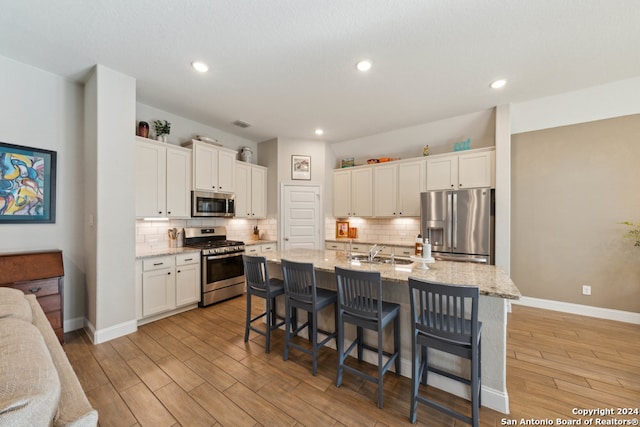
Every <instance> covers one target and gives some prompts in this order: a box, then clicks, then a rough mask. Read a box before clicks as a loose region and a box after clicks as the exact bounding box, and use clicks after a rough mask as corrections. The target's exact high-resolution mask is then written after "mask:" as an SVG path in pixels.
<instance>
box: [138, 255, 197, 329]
mask: <svg viewBox="0 0 640 427" xmlns="http://www.w3.org/2000/svg"><path fill="white" fill-rule="evenodd" d="M138 268H139V269H140V270H141V271H140V272H139V274H138V276H139V279H140V280H139V288H140V289H139V292H138V298H139V299H140V301H139V303H138V310H137V311H138V313H137V315H138V318H145V317H149V316H154V315H158V314H161V313H165V312H169V311H171V310H174V309H176V308H180V307H182V306H185V305H189V304H194V303H197V302H198V301H200V254H199V253H197V252H192V253H186V254H179V255H168V256H160V257H153V258H146V259H143V260H142V262H141V263H138Z"/></svg>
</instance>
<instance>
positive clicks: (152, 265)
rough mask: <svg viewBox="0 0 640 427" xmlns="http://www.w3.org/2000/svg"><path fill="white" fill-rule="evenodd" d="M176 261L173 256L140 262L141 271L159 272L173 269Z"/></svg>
mask: <svg viewBox="0 0 640 427" xmlns="http://www.w3.org/2000/svg"><path fill="white" fill-rule="evenodd" d="M175 265H176V259H175V257H173V256H163V257H156V258H149V259H143V260H142V271H153V270H160V269H163V268H170V267H175Z"/></svg>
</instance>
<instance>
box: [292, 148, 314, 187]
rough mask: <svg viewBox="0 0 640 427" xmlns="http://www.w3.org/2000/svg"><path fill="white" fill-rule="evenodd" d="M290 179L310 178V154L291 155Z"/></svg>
mask: <svg viewBox="0 0 640 427" xmlns="http://www.w3.org/2000/svg"><path fill="white" fill-rule="evenodd" d="M291 179H303V180H307V181H309V180H311V156H298V155H295V154H294V155H292V156H291Z"/></svg>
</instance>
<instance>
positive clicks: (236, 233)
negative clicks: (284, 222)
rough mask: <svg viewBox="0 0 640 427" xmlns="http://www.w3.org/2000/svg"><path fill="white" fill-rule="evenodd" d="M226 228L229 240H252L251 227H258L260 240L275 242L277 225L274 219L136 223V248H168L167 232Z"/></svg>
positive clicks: (177, 220)
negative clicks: (171, 230) (199, 228)
mask: <svg viewBox="0 0 640 427" xmlns="http://www.w3.org/2000/svg"><path fill="white" fill-rule="evenodd" d="M220 226H224V227H226V228H227V238H228V239H229V240H242V241H245V242H247V241H250V240H253V239H254V237H253V227H254V226H258V229H259V231H260V238H262V239H264V240H276V233H277V223H276V220H275V219H261V220H255V219H224V218H212V219H209V218H207V219H174V220H169V221H144V220H137V221H136V246H138V247H141V248H145V249H153V248H164V247H167V246H169V235H168V230H169V229H170V228H177V229H178V230H180V231H182V229H183V228H187V227H220ZM180 237H182V235H180Z"/></svg>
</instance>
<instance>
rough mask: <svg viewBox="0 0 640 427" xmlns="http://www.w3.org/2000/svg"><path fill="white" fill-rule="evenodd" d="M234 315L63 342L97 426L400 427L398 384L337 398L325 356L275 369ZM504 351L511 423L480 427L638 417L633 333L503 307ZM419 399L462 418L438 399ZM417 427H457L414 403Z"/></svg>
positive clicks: (241, 306) (215, 311)
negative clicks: (379, 399) (614, 414)
mask: <svg viewBox="0 0 640 427" xmlns="http://www.w3.org/2000/svg"><path fill="white" fill-rule="evenodd" d="M244 314H245V298H244V297H238V298H234V299H232V300H229V301H226V302H223V303H220V304H216V305H214V306H211V307H208V308H199V309H196V310H191V311H189V312H186V313H183V314H179V315H176V316H172V317H169V318H166V319H163V320H160V321H157V322H154V323H150V324H147V325H144V326H141V327H140V328H139V330H138V332H136V333H134V334H131V335H127V336H125V337H121V338H118V339H115V340H113V341H109V342H107V343H103V344H99V345H95V346H94V345H92V344H91V343H90V341H89V340H88V338H87V337H86V336H85V335H84V333H82V332H80V331H77V332H72V333H69V334H66V335H65V339H66V343H65V345H64V348H65V351H66V353H67V355H68V357H69V359H70V361H71V363H72V365H73V367H74V369H75V371H76V373H77V374H78V377H79V379H80V382H81V383H82V386H83V388H84V390H85V391H86V393H87V395H88V397H89V400H90V402H91V404H92V405H93V406H94V407H95V408H96V409H97V410H98V412H99V417H100V420H99V422H100V425H101V426H137V425H140V426H154V427H155V426H177V425H183V426H200V425H202V426H219V425H222V426H260V425H262V426H302V425H304V426H343V425H344V426H360V425H362V426H397V425H411V424H410V423H409V421H408V415H409V393H410V381H409V379H408V378H404V377H398V376H396V375H395V374H393V373H388V374H387V375H386V376H385V378H384V409H378V408H377V404H376V386H375V385H374V384H372V383H369V382H366V381H364V380H362V379H359V378H357V377H355V376H353V375H350V374H345V376H344V380H343V385H342V387H341V388H336V386H335V374H336V364H337V356H336V353H335V350H332V349H330V348H324V349H323V350H322V352H321V356H320V360H319V368H318V375H317V376H316V377H314V376H312V375H311V359H310V357H309V356H307V355H304V354H301V353H300V352H297V351H295V350H293V351H292V352H291V355H290V359H289V361H288V362H284V361H283V360H282V349H283V338H284V332H283V331H276V332H275V333H274V335H273V336H272V343H271V353H270V354H265V353H264V338H263V337H261V336H257V334H252V335H251V339H250V340H249V343H247V344H245V343H244V342H243V334H244ZM405 327H408V325H405ZM507 353H508V354H507V356H508V357H507V383H508V391H509V396H510V403H511V414H509V415H504V414H501V413H498V412H496V411H493V410H490V409H487V408H482V409H481V412H480V421H481V425H482V426H500V425H507V423H508V422H509V421H511V420H516V422H517V423H519V422H520V420H521V419H522V418H525V419H527V420H528V419H536V420H539V419H552V420H553V422H554V425H557V424H556V418H562V419H567V420H570V419H582V420H584V419H585V418H593V417H587V416H581V415H574V414H572V410H573V408H605V407H612V408H618V407H620V408H623V407H629V408H638V407H640V403H639V402H640V326H638V325H632V324H626V323H619V322H613V321H605V320H598V319H593V318H588V317H581V316H575V315H568V314H563V313H558V312H553V311H546V310H540V309H533V308H527V307H522V306H513V313H511V314H509V324H508V338H507ZM350 363H353V364H357V361H350ZM364 365H365V367H366V368H367V369H371V371H372V373H373V372H374V371H373V367H372V366H371V365H367V364H364ZM427 393H428V394H429V395H431V396H433V397H435V398H437V399H440V400H442V401H443V402H447V403H448V404H450V405H454V406H456V407H458V408H465V409H466V408H468V402H466V401H464V400H463V399H460V398H457V397H455V396H451V395H449V394H447V393H444V392H441V391H439V390H436V389H433V388H429V390H428V391H427ZM634 417H635V418H638V416H637V415H635V416H628V415H627V416H618V418H619V419H627V420H630V419H632V418H634ZM605 418H606V417H605ZM418 425H428V426H459V425H466V424H464V423H461V422H460V421H456V420H454V419H452V418H450V417H447V416H445V415H442V414H440V413H439V412H437V411H434V410H432V409H430V408H427V407H425V406H424V405H420V406H419V409H418Z"/></svg>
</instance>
